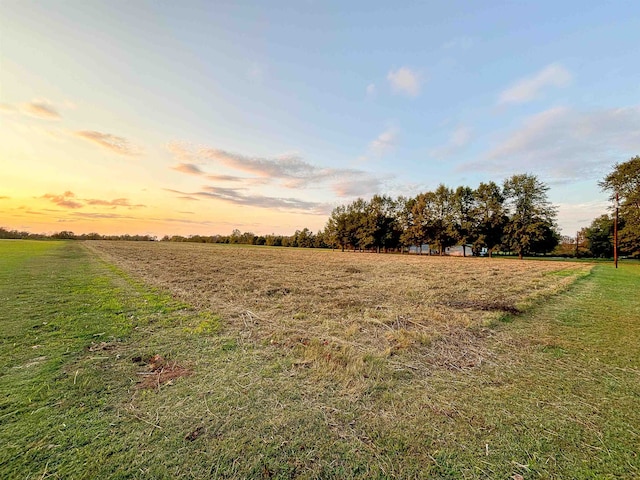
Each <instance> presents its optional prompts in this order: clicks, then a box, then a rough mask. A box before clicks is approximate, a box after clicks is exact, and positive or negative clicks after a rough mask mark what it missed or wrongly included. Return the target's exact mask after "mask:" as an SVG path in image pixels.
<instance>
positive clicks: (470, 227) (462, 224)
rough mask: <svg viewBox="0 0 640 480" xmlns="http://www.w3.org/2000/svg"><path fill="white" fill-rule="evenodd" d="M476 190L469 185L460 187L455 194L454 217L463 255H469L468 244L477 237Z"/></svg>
mask: <svg viewBox="0 0 640 480" xmlns="http://www.w3.org/2000/svg"><path fill="white" fill-rule="evenodd" d="M475 202H476V199H475V192H474V191H473V189H471V188H469V187H458V188H457V189H456V191H455V193H454V195H453V209H454V212H453V215H454V216H453V218H454V222H455V225H454V226H455V230H456V237H457V241H458V242H460V244H461V245H462V255H463V256H464V257H466V256H467V245H468V244H473V243H474V241H475V240H476V237H477V232H476V230H475V228H474V223H475V222H474V209H475Z"/></svg>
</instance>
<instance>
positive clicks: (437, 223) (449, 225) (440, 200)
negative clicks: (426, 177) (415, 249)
mask: <svg viewBox="0 0 640 480" xmlns="http://www.w3.org/2000/svg"><path fill="white" fill-rule="evenodd" d="M430 197H431V202H430V211H429V221H428V223H427V224H428V228H427V231H428V238H429V239H430V240H433V243H434V244H435V245H436V246H438V249H439V251H440V255H444V252H445V250H446V249H447V247H451V246H453V245H455V244H456V241H457V240H458V232H457V231H456V225H455V202H454V192H453V190H451V189H450V188H449V187H446V186H445V185H443V184H440V185H438V188H436V190H435V191H434V192H433V193H432V194H431V195H430Z"/></svg>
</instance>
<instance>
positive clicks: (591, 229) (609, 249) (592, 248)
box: [584, 215, 613, 258]
mask: <svg viewBox="0 0 640 480" xmlns="http://www.w3.org/2000/svg"><path fill="white" fill-rule="evenodd" d="M584 235H585V237H586V239H587V245H588V248H589V252H590V253H591V255H592V256H593V257H596V258H611V257H613V217H611V216H609V215H601V216H599V217H598V218H595V219H594V220H593V221H592V222H591V225H589V226H588V227H587V228H586V229H585V234H584Z"/></svg>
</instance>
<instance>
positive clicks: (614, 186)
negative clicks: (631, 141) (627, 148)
mask: <svg viewBox="0 0 640 480" xmlns="http://www.w3.org/2000/svg"><path fill="white" fill-rule="evenodd" d="M600 186H601V187H602V188H603V189H604V190H606V191H608V192H610V193H611V197H610V198H611V199H612V200H614V199H615V197H616V193H617V194H618V195H619V197H620V218H621V219H622V221H623V223H624V225H623V226H621V228H620V229H619V240H620V251H621V252H622V253H624V254H626V255H630V256H634V257H640V156H635V157H633V158H631V159H630V160H628V161H626V162H624V163H616V164H615V166H614V168H613V171H612V172H611V173H610V174H609V175H607V176H606V177H605V178H604V180H603V181H601V182H600ZM619 226H620V225H619Z"/></svg>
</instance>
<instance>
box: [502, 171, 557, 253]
mask: <svg viewBox="0 0 640 480" xmlns="http://www.w3.org/2000/svg"><path fill="white" fill-rule="evenodd" d="M548 190H549V187H548V186H547V185H545V184H544V183H543V182H541V181H540V180H539V179H538V177H536V176H535V175H530V174H520V175H513V176H512V177H511V178H509V179H507V180H505V182H504V196H505V198H506V201H507V202H506V203H507V207H508V211H509V221H508V222H507V225H506V228H505V239H504V243H505V246H506V247H507V248H508V249H509V250H510V251H512V252H515V253H517V254H518V258H520V259H522V257H523V256H524V255H527V254H529V253H532V252H536V253H547V252H550V251H551V250H553V248H554V247H555V246H556V245H557V243H558V235H557V233H556V232H555V230H554V225H555V217H556V208H555V207H554V206H553V205H552V204H551V202H549V200H548V198H547V191H548Z"/></svg>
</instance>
